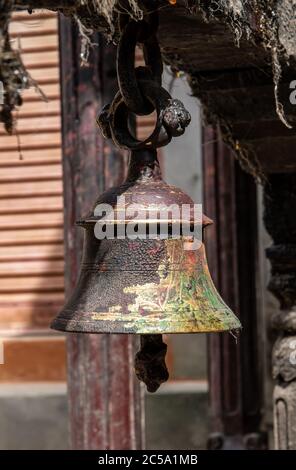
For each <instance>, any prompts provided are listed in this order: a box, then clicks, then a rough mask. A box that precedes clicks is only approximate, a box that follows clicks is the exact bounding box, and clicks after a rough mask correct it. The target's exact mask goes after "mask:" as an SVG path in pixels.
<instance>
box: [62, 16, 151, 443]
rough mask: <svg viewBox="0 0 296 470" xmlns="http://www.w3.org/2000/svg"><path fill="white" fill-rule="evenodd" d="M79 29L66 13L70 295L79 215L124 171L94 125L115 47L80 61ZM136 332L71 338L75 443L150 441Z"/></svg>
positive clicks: (111, 81)
mask: <svg viewBox="0 0 296 470" xmlns="http://www.w3.org/2000/svg"><path fill="white" fill-rule="evenodd" d="M78 38H79V34H78V30H77V28H75V26H73V24H71V22H70V20H67V19H65V18H61V22H60V47H61V82H62V114H63V168H64V201H65V250H66V257H65V258H66V266H65V268H66V273H65V282H66V295H67V297H69V296H70V294H71V292H72V290H73V288H74V286H75V283H76V281H77V276H78V272H79V263H80V257H81V251H82V233H81V232H82V230H79V229H78V230H77V229H76V227H75V220H77V219H78V218H79V217H80V216H81V214H83V213H86V211H87V210H89V207H90V205H91V204H92V203H93V198H94V197H96V195H97V194H98V193H99V192H100V191H102V190H103V189H104V188H105V187H106V186H112V185H114V184H118V182H119V181H120V180H121V179H123V176H124V173H125V158H124V154H123V153H122V152H121V151H118V150H115V149H114V147H113V146H112V145H111V144H109V143H106V142H104V140H103V139H102V137H101V136H100V134H99V132H98V129H97V127H96V125H95V118H96V114H97V112H98V110H99V109H100V108H101V107H102V104H103V102H105V101H108V100H110V98H111V96H112V95H113V93H114V90H115V87H116V84H115V82H116V73H115V51H114V48H113V47H112V46H106V44H105V43H104V41H103V40H102V38H99V37H94V38H93V40H94V42H96V43H99V44H100V46H99V48H95V49H93V50H92V51H91V56H90V63H89V67H87V68H84V69H81V68H80V59H81V58H80V41H79V39H78ZM135 341H136V339H135V337H132V336H130V335H115V336H112V335H89V334H85V335H75V334H71V335H69V336H68V338H67V352H68V395H69V413H70V431H71V446H72V448H74V449H140V448H143V447H144V433H143V420H144V411H143V405H142V393H141V388H140V384H139V382H138V381H137V380H136V379H135V377H134V370H133V368H134V366H133V358H134V354H135V351H136V350H137V346H136V345H135Z"/></svg>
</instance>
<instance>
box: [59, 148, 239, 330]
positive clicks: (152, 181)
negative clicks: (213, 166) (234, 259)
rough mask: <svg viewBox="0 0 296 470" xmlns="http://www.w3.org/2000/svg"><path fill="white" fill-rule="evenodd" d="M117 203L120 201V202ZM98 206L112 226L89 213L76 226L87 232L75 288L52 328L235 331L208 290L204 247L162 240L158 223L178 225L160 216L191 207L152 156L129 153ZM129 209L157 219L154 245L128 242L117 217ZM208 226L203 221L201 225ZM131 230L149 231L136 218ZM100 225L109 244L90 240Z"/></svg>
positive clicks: (236, 322)
mask: <svg viewBox="0 0 296 470" xmlns="http://www.w3.org/2000/svg"><path fill="white" fill-rule="evenodd" d="M118 196H124V198H121V201H123V202H120V201H119V199H118ZM102 204H104V205H105V204H108V205H110V206H111V207H112V209H113V213H112V217H111V219H110V214H109V218H108V216H106V215H105V214H104V216H102V215H101V214H99V215H95V214H96V212H95V213H94V211H93V212H92V213H91V214H90V215H89V216H88V217H86V218H85V220H83V221H81V222H79V224H80V225H81V226H83V228H84V230H85V240H84V251H83V258H82V264H81V273H80V278H79V282H78V285H77V287H76V289H75V291H74V293H73V295H72V297H71V298H70V300H69V302H68V303H67V304H66V306H65V307H64V309H63V310H62V311H61V312H60V314H59V315H58V316H57V318H56V319H55V320H54V321H53V323H52V328H54V329H57V330H62V331H69V332H87V333H138V334H142V335H143V334H162V333H198V332H215V331H216V332H219V331H226V330H233V329H237V328H240V327H241V326H240V322H239V320H238V319H237V317H236V316H235V315H234V314H233V312H232V311H231V310H230V309H229V307H228V306H227V305H226V304H225V303H224V301H223V300H222V299H221V297H220V295H219V294H218V292H217V290H216V288H215V286H214V284H213V281H212V279H211V276H210V273H209V270H208V265H207V261H206V256H205V248H204V245H203V244H202V243H201V244H200V245H199V247H198V249H188V248H190V246H189V245H188V244H190V243H193V240H192V239H190V238H188V237H184V236H181V237H179V238H173V237H172V234H171V232H169V236H168V237H165V238H162V237H161V233H162V232H161V222H165V223H167V222H168V224H169V226H171V225H172V223H173V222H176V221H175V220H174V217H173V216H172V215H170V216H169V217H168V216H167V215H166V216H165V218H162V215H159V214H163V213H164V212H163V211H162V210H161V209H163V207H168V206H171V205H173V204H175V205H178V206H181V205H182V204H187V205H190V208H192V207H193V201H192V200H191V199H190V198H189V196H187V195H186V194H185V193H183V192H182V191H181V190H180V189H177V188H175V187H173V186H170V185H167V184H166V183H164V182H163V180H162V179H161V176H160V171H159V166H158V162H157V157H156V152H154V151H145V152H133V153H132V157H131V163H130V169H129V174H128V177H127V180H126V182H125V183H124V184H123V185H121V186H119V187H118V188H113V189H111V190H109V191H106V192H105V193H104V194H103V195H102V196H101V197H100V198H99V199H98V200H97V202H96V204H95V207H102V206H101V205H102ZM131 204H137V205H138V207H140V208H143V209H144V210H146V211H148V210H150V211H151V210H152V209H153V210H154V211H155V213H158V221H157V224H158V225H157V226H158V231H157V232H156V233H155V237H154V238H153V239H147V238H145V239H138V238H137V239H130V238H128V237H127V236H126V233H125V230H126V227H127V225H128V224H129V223H131V220H129V219H128V216H127V215H126V214H127V212H126V213H125V218H124V219H120V217H119V214H120V213H121V212H122V211H123V210H124V209H127V208H128V207H130V205H131ZM103 207H104V206H103ZM150 213H151V212H150ZM166 214H167V213H166ZM150 220H151V219H150ZM108 223H109V225H108ZM209 223H211V221H210V220H209V219H207V218H206V217H205V216H203V226H206V225H208V224H209ZM137 225H138V228H140V227H141V226H143V225H144V226H145V227H146V228H145V230H146V229H147V221H146V220H143V218H142V219H137ZM103 226H104V228H105V229H106V233H108V230H109V228H110V227H111V228H113V229H114V228H115V230H114V238H108V237H107V238H104V239H98V238H97V237H96V235H95V227H96V229H98V230H99V231H100V230H101V228H102V227H103ZM108 227H109V228H108ZM159 227H160V228H159ZM122 229H124V231H123V232H122ZM100 233H101V232H100ZM110 233H111V232H110ZM123 234H124V235H123ZM122 235H123V236H122Z"/></svg>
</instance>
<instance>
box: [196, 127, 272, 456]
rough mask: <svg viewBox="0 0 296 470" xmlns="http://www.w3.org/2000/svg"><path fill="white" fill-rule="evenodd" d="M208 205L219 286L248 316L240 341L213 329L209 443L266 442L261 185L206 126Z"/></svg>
mask: <svg viewBox="0 0 296 470" xmlns="http://www.w3.org/2000/svg"><path fill="white" fill-rule="evenodd" d="M203 162H204V165H203V166H204V211H205V214H206V215H208V216H209V217H210V218H211V219H213V220H214V222H215V223H214V225H212V226H210V227H208V229H207V230H206V248H207V257H208V262H209V267H210V272H211V275H212V277H213V279H214V282H215V285H216V286H217V288H218V290H219V291H220V293H221V295H222V297H223V298H224V300H225V301H226V302H227V304H228V305H229V306H230V307H231V308H232V309H233V311H234V312H235V314H236V315H238V316H239V317H240V319H241V323H242V325H243V330H242V332H241V334H240V337H239V338H238V341H237V344H236V341H235V339H234V338H233V337H232V336H231V335H230V334H228V333H222V334H219V335H218V334H211V335H209V341H208V346H209V382H210V408H211V428H212V431H213V433H214V434H212V435H211V436H210V439H209V446H210V448H224V449H229V448H230V449H233V448H246V449H250V448H262V447H264V446H265V442H264V439H265V436H264V435H263V434H261V433H260V424H261V418H262V414H261V413H262V407H263V377H262V369H261V366H262V364H261V357H262V350H261V349H260V347H261V348H263V344H262V342H261V345H260V344H259V341H258V312H257V300H256V270H257V245H256V239H257V205H256V185H255V183H254V181H253V179H252V177H251V176H250V175H247V174H246V173H245V172H243V171H242V170H241V168H240V166H239V164H238V162H237V161H236V160H235V158H234V156H233V155H232V154H231V151H230V150H229V149H228V148H227V147H226V146H225V145H224V144H223V142H222V139H221V136H220V134H219V132H217V131H216V130H214V129H213V128H211V127H207V128H205V130H204V155H203Z"/></svg>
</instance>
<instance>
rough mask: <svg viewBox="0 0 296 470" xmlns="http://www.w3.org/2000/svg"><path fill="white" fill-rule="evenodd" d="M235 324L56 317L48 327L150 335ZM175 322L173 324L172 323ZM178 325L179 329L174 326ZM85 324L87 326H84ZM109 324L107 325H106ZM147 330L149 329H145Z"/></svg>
mask: <svg viewBox="0 0 296 470" xmlns="http://www.w3.org/2000/svg"><path fill="white" fill-rule="evenodd" d="M234 321H236V322H237V325H236V326H235V325H234V326H232V327H231V328H229V327H227V326H226V325H224V326H223V327H222V328H220V329H217V326H216V327H213V328H212V329H211V328H208V327H207V328H204V329H203V328H200V327H197V326H196V322H195V321H190V320H187V321H184V320H183V321H182V324H181V322H180V321H175V322H172V321H170V324H169V325H168V326H167V327H163V326H162V327H161V328H158V329H157V328H155V326H149V325H147V322H146V323H145V324H142V325H141V326H140V327H138V328H135V324H134V325H130V326H126V325H127V321H124V320H116V321H113V320H99V321H98V320H89V321H86V320H69V319H63V318H56V319H55V320H54V321H53V322H52V323H51V325H50V328H51V329H53V330H57V331H63V332H64V333H89V334H105V333H109V334H113V333H114V334H139V335H145V334H147V335H152V334H191V333H192V334H197V333H225V332H227V331H229V332H231V331H241V330H242V325H241V323H240V321H239V320H238V318H235V320H234ZM174 323H175V324H174ZM191 324H194V325H195V327H196V328H195V329H192V328H190V329H186V325H187V326H188V325H191ZM177 325H179V329H178V330H176V329H173V328H176V326H177ZM86 326H87V328H85V327H86ZM108 326H109V327H108ZM110 327H111V328H110ZM147 330H149V331H147Z"/></svg>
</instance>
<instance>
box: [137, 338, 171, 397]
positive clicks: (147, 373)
mask: <svg viewBox="0 0 296 470" xmlns="http://www.w3.org/2000/svg"><path fill="white" fill-rule="evenodd" d="M140 338H141V339H140V351H138V352H137V354H136V357H135V372H136V376H137V377H138V379H139V380H141V382H144V383H145V385H146V387H147V390H148V392H150V393H154V392H156V390H158V388H159V386H160V385H161V384H162V383H163V382H166V381H167V380H168V378H169V373H168V370H167V367H166V363H165V355H166V352H167V345H166V344H165V343H164V342H163V341H162V335H141V337H140Z"/></svg>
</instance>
